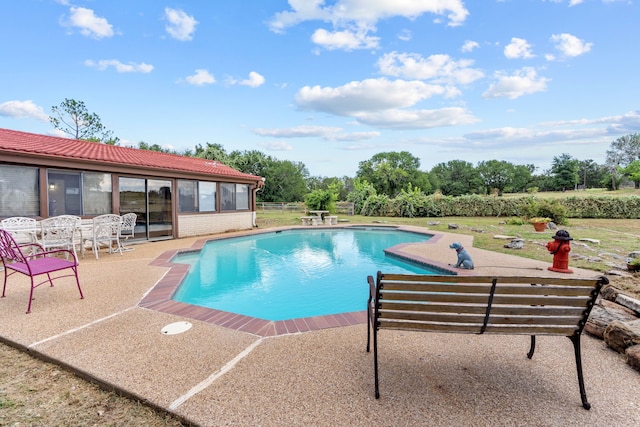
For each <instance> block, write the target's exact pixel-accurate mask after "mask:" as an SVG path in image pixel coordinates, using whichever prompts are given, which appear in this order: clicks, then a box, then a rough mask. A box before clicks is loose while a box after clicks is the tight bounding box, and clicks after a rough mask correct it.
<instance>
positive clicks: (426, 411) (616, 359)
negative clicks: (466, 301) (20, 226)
mask: <svg viewBox="0 0 640 427" xmlns="http://www.w3.org/2000/svg"><path fill="white" fill-rule="evenodd" d="M332 228H336V227H335V226H334V227H332ZM404 228H409V229H411V227H404ZM415 230H422V231H425V229H422V228H420V229H418V228H415ZM260 231H261V232H264V231H265V230H260ZM236 234H237V235H240V234H245V233H234V234H225V235H223V236H209V237H206V238H202V237H201V238H197V239H196V238H190V239H180V240H167V241H161V242H152V243H144V244H139V245H135V250H133V251H130V252H127V253H125V254H124V255H122V256H120V255H119V254H117V253H116V254H113V255H108V254H104V255H102V256H101V257H100V259H99V260H95V259H94V258H93V257H92V256H91V254H90V253H89V254H87V256H86V258H85V259H82V260H81V262H80V267H79V274H80V279H81V283H82V288H83V291H84V293H85V299H84V300H80V299H79V296H78V291H77V288H76V287H75V284H74V282H73V281H66V280H67V279H63V280H61V281H59V282H58V283H57V285H56V286H55V287H54V288H50V287H47V286H42V287H40V288H38V289H36V291H35V299H34V301H33V307H32V312H31V313H30V314H25V311H26V306H27V298H28V294H29V286H28V283H27V281H26V280H23V279H22V278H17V277H11V278H10V282H9V284H8V289H7V296H6V297H5V298H2V299H0V339H2V340H3V341H4V342H6V343H8V344H11V345H13V346H16V347H19V348H22V349H24V350H26V351H29V352H31V353H33V354H34V355H36V356H38V357H42V358H45V359H48V360H52V361H55V362H56V363H59V364H61V365H64V366H67V367H69V368H70V369H72V370H74V371H75V372H77V373H79V374H80V375H83V376H85V377H87V378H90V379H93V380H94V381H96V382H99V383H101V384H103V385H105V386H108V387H113V388H115V389H117V390H120V391H122V392H123V393H126V394H129V395H132V396H135V397H137V398H139V399H141V400H143V401H146V402H148V403H150V404H151V405H154V406H157V407H159V408H163V409H166V410H167V411H170V412H172V413H175V414H176V415H178V416H180V417H182V418H183V419H184V420H186V421H188V422H190V423H193V424H196V425H201V426H222V425H233V426H297V425H313V426H345V425H348V426H370V425H380V426H451V425H472V426H488V425H491V426H514V425H530V426H574V425H575V426H585V425H594V426H596V425H597V426H600V425H603V426H604V425H606V426H633V425H640V403H639V400H638V396H640V374H639V373H638V372H637V371H634V370H633V369H632V368H631V367H629V366H628V365H627V364H626V363H624V361H623V360H622V358H621V356H620V355H619V354H618V353H616V352H614V351H612V350H610V349H609V348H607V346H606V345H605V344H604V343H603V342H602V341H601V340H598V339H596V338H593V337H590V336H589V335H584V337H583V340H582V355H583V365H584V366H583V368H584V375H585V384H586V391H587V396H588V398H589V401H590V402H591V404H592V408H591V410H590V411H586V410H584V409H583V408H582V406H581V403H580V395H579V392H578V385H577V376H576V369H575V362H574V356H573V347H572V345H571V342H570V341H569V340H568V339H566V338H563V337H544V336H543V337H539V338H538V344H537V347H536V354H535V355H534V357H533V359H531V360H529V359H527V357H526V352H527V350H528V348H529V338H528V337H527V336H476V335H456V334H435V333H434V334H420V333H410V332H387V333H385V331H383V332H382V333H381V334H380V337H379V345H380V393H381V397H380V399H379V400H376V399H375V398H374V393H373V356H372V354H371V353H367V352H366V351H365V346H366V330H367V328H366V324H365V323H364V321H365V320H364V319H365V316H364V315H363V314H362V313H361V314H357V313H356V314H355V315H354V319H355V320H354V319H351V320H350V321H349V322H346V323H345V324H348V326H335V325H331V324H320V325H318V324H316V325H315V326H316V327H315V328H312V327H309V328H308V329H315V330H308V331H306V332H295V333H288V334H277V333H275V331H276V330H277V327H276V326H273V327H272V328H273V331H274V333H271V332H264V331H263V332H264V333H260V334H256V333H249V332H245V331H243V330H239V329H238V328H235V329H232V328H227V327H224V326H220V324H213V323H211V322H210V320H211V316H209V317H207V316H204V317H202V316H201V315H200V314H198V313H200V311H199V310H198V309H197V308H192V310H186V309H185V310H184V311H182V312H181V311H179V310H178V311H177V312H167V310H165V311H161V310H163V307H166V306H167V305H170V303H159V304H157V305H154V306H153V307H151V308H150V305H149V304H147V305H146V306H145V304H143V302H144V301H147V302H149V297H150V295H153V294H154V292H159V291H158V288H156V289H154V286H156V284H157V285H158V286H160V287H162V285H163V284H170V285H171V286H173V285H172V283H175V280H176V278H175V277H170V276H171V275H174V276H177V277H180V275H181V274H183V272H180V271H177V272H175V271H172V272H169V268H168V267H167V265H168V260H169V257H170V256H171V254H173V253H175V251H176V250H179V249H188V248H191V247H199V246H200V245H201V244H202V242H203V241H204V240H206V239H214V238H221V237H224V238H226V237H230V236H232V235H236ZM549 237H550V236H549ZM453 241H460V242H462V244H463V245H464V246H465V247H466V248H467V250H468V251H469V252H470V253H471V255H472V257H473V259H474V262H475V264H476V269H475V270H473V271H472V272H466V273H469V274H478V275H480V274H482V275H488V274H501V275H520V276H525V275H526V276H528V275H531V276H545V277H546V276H563V275H562V274H561V273H553V272H550V271H548V270H547V269H546V268H547V267H548V266H549V265H550V262H549V263H545V262H540V261H534V260H529V259H525V258H520V257H517V256H508V255H503V254H498V253H493V252H489V251H483V250H480V249H477V248H473V238H472V237H471V236H462V235H458V234H455V235H454V234H447V233H437V234H435V235H434V238H432V239H430V240H429V241H427V242H424V243H418V244H411V245H407V246H405V247H403V248H401V249H400V250H399V251H400V252H401V253H403V254H404V255H406V256H409V257H413V258H416V259H417V260H422V261H425V262H429V263H431V264H433V265H436V266H442V267H445V266H446V265H447V263H450V262H454V261H455V252H454V251H453V250H451V249H449V244H450V243H451V242H453ZM427 260H428V261H427ZM374 273H375V272H374V271H372V272H371V274H374ZM574 276H587V277H595V276H596V274H595V273H594V272H593V271H586V270H579V269H574ZM362 284H363V307H364V306H365V300H366V296H367V290H366V289H367V288H366V277H363V278H362ZM156 302H157V300H155V301H154V304H155V303H156ZM152 305H153V304H152ZM152 308H153V309H152ZM168 311H171V310H168ZM176 313H178V314H176ZM193 313H196V315H195V316H193ZM198 316H201V317H200V319H201V320H196V319H198V318H199V317H198ZM185 320H186V321H189V322H191V323H192V324H193V327H192V328H191V329H189V330H188V331H187V332H184V333H181V334H176V335H167V334H163V333H161V330H162V328H163V327H164V326H166V325H168V324H171V323H173V322H178V321H185ZM303 329H304V328H300V327H299V328H298V331H300V330H303ZM254 332H255V331H254Z"/></svg>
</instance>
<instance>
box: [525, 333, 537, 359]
mask: <svg viewBox="0 0 640 427" xmlns="http://www.w3.org/2000/svg"><path fill="white" fill-rule="evenodd" d="M535 351H536V336H535V335H531V347H529V353H527V357H528V358H529V359H531V358H532V357H533V353H534V352H535Z"/></svg>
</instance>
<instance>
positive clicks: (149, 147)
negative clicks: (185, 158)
mask: <svg viewBox="0 0 640 427" xmlns="http://www.w3.org/2000/svg"><path fill="white" fill-rule="evenodd" d="M138 149H139V150H149V151H158V152H160V153H169V154H178V155H180V153H178V152H177V151H176V150H171V149H169V148H162V147H161V146H160V145H158V144H147V143H146V142H144V141H140V142H138Z"/></svg>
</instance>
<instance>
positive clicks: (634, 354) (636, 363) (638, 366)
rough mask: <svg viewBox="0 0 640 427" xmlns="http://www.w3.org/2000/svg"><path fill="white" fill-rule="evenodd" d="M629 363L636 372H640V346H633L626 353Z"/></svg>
mask: <svg viewBox="0 0 640 427" xmlns="http://www.w3.org/2000/svg"><path fill="white" fill-rule="evenodd" d="M625 354H626V355H627V363H628V364H629V365H631V366H632V367H633V368H634V369H635V370H637V371H640V345H634V346H631V347H629V348H628V349H627V351H625Z"/></svg>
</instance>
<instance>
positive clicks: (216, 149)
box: [194, 142, 231, 166]
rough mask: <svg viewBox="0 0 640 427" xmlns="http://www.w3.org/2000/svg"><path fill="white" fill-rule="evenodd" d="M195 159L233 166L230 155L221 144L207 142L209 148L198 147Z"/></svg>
mask: <svg viewBox="0 0 640 427" xmlns="http://www.w3.org/2000/svg"><path fill="white" fill-rule="evenodd" d="M194 156H195V157H200V158H202V159H207V160H217V161H219V162H220V163H222V164H225V165H227V166H231V165H230V164H229V155H228V154H227V151H226V150H225V149H224V147H223V146H222V145H221V144H211V143H209V142H207V146H206V147H203V146H202V145H200V144H198V145H196V152H195V153H194Z"/></svg>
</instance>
